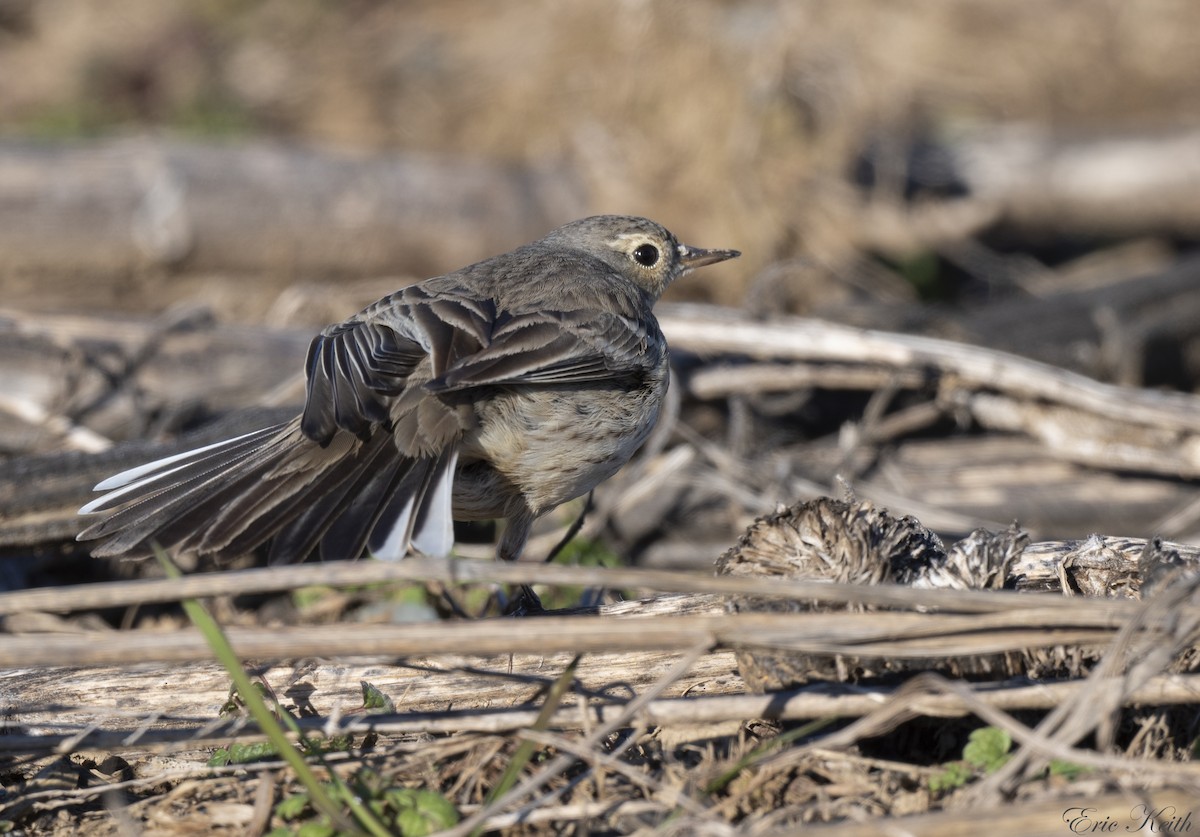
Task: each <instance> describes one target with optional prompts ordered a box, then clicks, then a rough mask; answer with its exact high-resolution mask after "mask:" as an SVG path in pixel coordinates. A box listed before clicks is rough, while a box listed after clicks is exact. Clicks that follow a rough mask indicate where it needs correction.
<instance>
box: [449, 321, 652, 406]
mask: <svg viewBox="0 0 1200 837" xmlns="http://www.w3.org/2000/svg"><path fill="white" fill-rule="evenodd" d="M652 328H653V325H652V324H649V323H645V322H640V321H638V320H635V319H631V318H629V317H625V316H622V315H619V314H611V313H606V314H596V313H595V312H584V311H566V312H563V311H542V312H530V313H525V314H519V315H508V314H505V313H501V314H500V315H499V316H498V317H497V319H496V322H495V324H494V328H493V330H492V333H491V334H490V336H489V339H488V341H487V344H486V345H484V346H481V347H480V348H479V350H478V351H476V352H474V353H472V354H470V355H466V356H464V357H462V358H460V359H459V360H457V361H456V362H454V363H453V364H451V365H450V366H449V367H447V368H446V369H445V371H444V372H442V373H441V374H439V375H437V376H436V377H435V378H434V379H433V380H431V381H429V382H428V383H427V384H425V389H426V390H427V391H429V392H435V393H437V392H454V391H460V390H465V389H470V388H472V387H479V386H502V385H510V384H577V383H585V382H595V381H617V380H621V379H623V378H628V377H629V376H634V375H638V374H640V373H643V372H645V371H646V370H647V369H649V368H653V367H654V366H656V365H657V363H658V362H659V360H660V354H661V351H662V350H661V348H660V344H659V342H658V341H657V340H656V339H655V337H656V335H655V334H654V333H652V331H651V329H652Z"/></svg>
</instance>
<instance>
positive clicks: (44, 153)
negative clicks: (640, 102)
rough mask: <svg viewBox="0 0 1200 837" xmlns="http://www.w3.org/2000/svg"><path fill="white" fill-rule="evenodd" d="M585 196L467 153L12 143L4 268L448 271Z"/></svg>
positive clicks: (4, 205)
mask: <svg viewBox="0 0 1200 837" xmlns="http://www.w3.org/2000/svg"><path fill="white" fill-rule="evenodd" d="M583 203H584V201H583V199H582V190H581V187H580V185H579V184H578V183H577V182H576V181H575V180H573V179H572V178H571V177H570V176H569V175H568V174H567V173H566V172H563V171H558V170H553V169H550V168H536V167H520V166H501V165H497V164H494V163H490V162H486V161H483V160H476V159H471V158H466V157H461V156H449V155H444V156H439V155H432V154H423V155H417V154H410V155H404V156H401V155H350V154H334V153H331V152H324V151H317V150H314V149H307V148H300V147H297V146H286V145H280V144H270V143H262V142H260V143H243V144H239V145H236V146H218V145H200V144H196V143H183V142H176V141H170V140H161V139H156V138H151V137H142V138H135V139H119V140H111V141H106V142H102V143H95V144H87V145H79V144H61V145H35V144H32V143H16V142H8V143H4V144H2V145H0V272H6V273H42V274H45V273H68V274H70V273H75V274H78V273H84V272H86V273H87V274H88V275H90V276H98V275H113V274H128V273H129V272H131V271H137V270H139V269H143V268H145V267H147V266H157V267H178V266H182V265H186V267H187V268H189V269H194V270H209V269H214V270H225V271H247V272H263V271H287V272H294V271H301V272H316V271H320V272H333V273H336V274H343V275H344V274H347V273H356V274H364V273H379V272H392V271H398V270H399V271H401V272H403V271H405V270H411V271H414V272H418V273H424V272H426V270H427V269H436V271H435V272H440V271H441V269H444V268H445V266H446V265H448V264H451V265H458V264H466V263H468V262H470V261H472V260H473V259H477V258H483V257H485V256H487V255H490V254H492V253H497V252H502V251H504V250H507V249H510V248H511V247H513V246H515V245H516V244H519V243H522V242H524V241H528V240H530V239H532V238H534V237H536V236H537V235H539V234H541V233H542V232H544V231H545V230H546V229H549V228H551V227H553V226H556V225H557V224H558V223H561V222H562V221H563V220H564V219H568V218H572V217H576V216H577V215H579V214H580V210H581V208H582V206H583Z"/></svg>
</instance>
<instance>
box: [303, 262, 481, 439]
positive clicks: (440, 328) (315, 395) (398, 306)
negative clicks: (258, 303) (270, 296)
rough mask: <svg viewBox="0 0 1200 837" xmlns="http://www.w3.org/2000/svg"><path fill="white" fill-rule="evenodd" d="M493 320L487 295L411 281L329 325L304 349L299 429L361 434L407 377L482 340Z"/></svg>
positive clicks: (439, 367) (322, 434)
mask: <svg viewBox="0 0 1200 837" xmlns="http://www.w3.org/2000/svg"><path fill="white" fill-rule="evenodd" d="M496 319H497V312H496V306H495V304H494V303H493V302H492V301H491V300H489V299H478V298H476V297H475V296H474V295H472V294H471V293H470V292H469V291H468V290H466V289H464V288H461V287H456V286H450V287H441V288H438V289H437V290H436V292H433V291H431V290H430V289H429V288H428V287H426V286H424V285H414V286H412V287H409V288H405V289H404V290H401V291H398V292H397V293H395V294H392V295H391V296H389V297H385V298H384V299H382V300H380V301H379V302H377V303H375V304H374V305H372V306H370V307H369V308H367V309H366V310H364V311H363V312H362V313H361V314H359V315H357V316H355V317H352V318H350V319H349V320H347V321H346V322H344V323H340V324H338V325H335V326H330V327H329V328H327V329H325V330H324V331H323V332H321V334H319V335H317V337H315V338H314V339H313V342H312V345H311V346H310V347H309V353H308V363H307V366H306V373H307V376H308V385H307V391H306V399H305V404H304V415H303V417H302V419H301V429H302V430H303V431H304V434H305V435H306V436H308V437H309V438H310V439H313V440H315V441H317V442H320V443H321V444H328V443H329V440H330V439H332V438H333V436H334V434H335V433H336V432H337V431H338V430H339V429H340V430H346V431H349V432H350V433H353V434H355V435H356V436H359V437H360V438H363V439H365V438H367V437H368V436H369V435H370V434H371V432H372V430H373V428H374V427H375V426H377V425H379V424H380V423H382V422H385V421H388V420H390V419H392V420H394V419H395V415H394V414H393V412H392V410H393V408H394V407H395V401H396V398H397V397H398V396H402V395H404V394H405V392H406V390H411V389H412V387H411V386H410V385H411V384H412V383H414V382H418V383H423V382H424V381H428V380H429V379H430V378H433V377H436V376H437V375H439V374H441V372H443V371H445V370H446V369H448V368H449V367H451V366H452V365H453V364H455V363H456V362H458V361H459V360H461V359H462V358H463V357H467V356H470V355H472V354H474V353H476V352H478V351H479V350H480V348H482V347H483V346H486V345H487V343H488V341H489V339H490V335H491V333H492V331H493V329H494V326H495V322H496ZM410 379H411V380H410ZM407 400H411V399H407Z"/></svg>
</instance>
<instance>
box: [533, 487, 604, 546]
mask: <svg viewBox="0 0 1200 837" xmlns="http://www.w3.org/2000/svg"><path fill="white" fill-rule="evenodd" d="M595 494H596V489H594V488H593V489H592V490H591V491H589V492H588V493H587V498H586V499H585V500H584V501H583V508H582V509H580V510H579V516H578V517H576V518H575V520H574V522H572V523H571V525H570V526H568V527H567V531H566V534H564V535H563V536H562V539H561V540H560V541H559V542H558V543H557V544H555V545H554V549H552V550H550V554H549V555H547V556H546V561H545V563H547V564H549V563H550V562H551V561H553V560H554V559H555V558H557V557H558V553H560V552H562V551H563V550H564V549H566V547H567V544H569V543H570V542H571V541H572V540H574V539H575V536H576V535H578V534H579V530H580V529H582V528H583V521H584V520H585V519H586V518H587V516H588V512H590V511H591V510H592V509H593V508H594V506H593V504H592V498H593V497H594V495H595Z"/></svg>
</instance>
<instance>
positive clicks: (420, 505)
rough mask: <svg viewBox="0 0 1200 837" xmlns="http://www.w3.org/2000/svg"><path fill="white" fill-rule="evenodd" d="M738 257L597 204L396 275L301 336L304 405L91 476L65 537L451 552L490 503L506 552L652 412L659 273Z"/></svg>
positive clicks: (633, 438) (608, 469) (284, 552)
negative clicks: (461, 527) (486, 255)
mask: <svg viewBox="0 0 1200 837" xmlns="http://www.w3.org/2000/svg"><path fill="white" fill-rule="evenodd" d="M737 255H739V254H738V253H737V251H734V250H700V249H697V248H694V247H688V246H687V245H684V244H680V243H679V242H678V241H677V240H676V239H675V237H674V236H673V235H671V233H669V232H668V231H667V230H665V229H663V228H662V227H661V226H659V225H658V224H656V223H654V222H653V221H649V220H647V219H645V218H634V217H625V216H616V215H602V216H596V217H593V218H585V219H583V220H581V221H575V222H574V223H571V224H567V225H566V226H564V227H560V228H559V229H557V230H555V231H554V232H552V233H550V234H549V235H547V236H546V237H545V238H543V239H541V240H540V241H535V242H533V243H532V244H527V245H525V246H523V247H519V248H517V249H516V250H513V251H512V252H510V253H505V254H504V255H501V256H496V257H494V258H491V259H487V260H486V261H482V262H479V263H477V264H474V265H471V266H469V267H464V268H462V269H461V270H456V271H455V272H453V273H448V274H446V275H445V276H439V277H437V278H434V279H429V280H427V281H424V282H421V283H419V284H416V285H412V286H410V287H407V288H404V289H403V290H400V291H397V292H396V293H394V294H391V295H390V296H387V297H385V298H383V299H381V300H380V301H378V302H376V303H375V304H374V305H371V306H370V307H368V308H366V309H364V310H363V311H362V312H361V313H359V314H356V315H355V316H353V317H351V318H350V319H348V320H346V321H345V322H343V323H339V324H337V325H334V326H330V327H329V328H326V329H325V330H324V331H323V332H321V334H320V335H318V336H317V337H316V338H315V339H314V340H313V342H312V345H311V347H310V349H309V354H308V364H307V374H308V387H307V394H306V401H305V405H304V412H303V414H302V415H300V416H299V417H297V418H296V419H294V420H292V421H290V422H286V423H284V424H280V425H275V426H273V427H267V428H264V429H262V430H257V431H255V432H253V433H248V434H246V435H244V436H240V437H238V438H235V439H230V440H228V441H225V442H220V443H218V444H215V445H209V446H207V447H203V448H200V449H198V450H194V451H190V452H187V453H183V454H179V455H177V456H171V457H168V458H166V459H160V460H158V461H157V462H151V463H149V464H147V465H142V466H140V467H137V468H132V469H130V470H128V471H125V472H123V473H120V474H117V475H116V476H114V477H111V478H110V479H107V480H105V481H103V482H101V483H100V484H99V485H97V486H96V490H97V491H104V492H106V493H105V494H104V495H103V496H101V497H99V498H97V499H96V500H94V501H92V502H91V503H88V504H87V505H86V506H84V507H83V508H82V509H81V510H80V513H82V514H87V515H98V516H100V519H98V520H96V521H95V522H93V523H91V524H90V525H89V526H88V527H87V528H86V529H84V531H83V532H82V533H81V534H80V535H79V539H80V540H98V541H100V542H99V543H98V544H97V545H96V546H95V548H94V549H93V553H94V554H95V555H97V556H128V557H141V556H146V555H149V554H150V551H151V549H150V545H151V543H152V542H157V543H159V544H161V545H162V546H164V547H167V548H174V549H177V550H180V551H191V552H195V553H197V554H201V555H204V554H209V555H233V554H240V553H244V552H247V551H249V550H251V549H253V548H255V547H257V546H259V545H260V544H262V543H264V542H266V541H267V540H268V539H271V538H274V540H273V541H272V545H271V560H272V561H291V560H295V561H299V560H303V559H304V558H305V557H306V556H307V555H308V554H309V553H310V552H312V551H313V549H319V551H320V555H321V557H322V558H325V559H338V558H356V557H358V556H359V555H360V554H361V553H362V552H363V550H364V549H367V550H369V551H370V553H371V554H373V555H375V556H378V557H380V558H385V559H391V560H394V559H398V558H401V557H403V556H404V555H405V554H406V553H407V552H409V551H410V550H413V551H417V552H421V553H423V554H426V555H445V554H447V553H448V552H449V551H450V549H451V547H452V545H453V538H454V535H453V526H452V522H453V520H454V519H459V520H481V519H496V518H503V519H504V520H505V521H506V522H507V526H506V527H505V529H504V533H503V535H502V537H501V539H500V544H499V547H498V554H499V557H500V558H503V559H506V560H514V559H516V558H517V557H519V556H520V554H521V551H522V549H523V548H524V545H525V542H526V540H527V539H528V537H529V532H530V528H531V526H532V524H533V521H534V520H535V519H536V518H537V517H538V516H540V515H542V514H545V513H546V512H548V511H550V510H552V509H553V508H555V507H556V506H558V505H559V504H561V503H564V502H566V501H568V500H571V499H573V498H575V497H579V496H582V495H583V494H586V493H587V492H588V491H590V490H591V489H592V488H594V487H595V486H596V485H597V484H599V483H600V482H602V481H603V480H605V479H607V478H608V477H610V476H612V474H614V473H615V472H616V471H617V469H619V468H620V467H621V466H622V465H624V464H625V462H627V461H628V460H629V458H630V457H631V456H632V455H633V453H634V451H635V450H637V448H638V446H639V445H640V444H641V443H642V441H643V440H644V439H645V438H646V436H647V434H648V433H649V432H650V430H651V428H653V426H654V423H655V421H656V420H657V419H658V412H659V406H660V404H661V402H662V399H663V395H664V393H665V392H666V389H667V379H668V360H667V344H666V340H665V339H664V338H663V335H662V332H661V331H660V330H659V327H658V322H657V321H656V320H655V318H654V314H653V313H652V311H651V308H652V306H653V305H654V303H655V302H656V301H657V300H658V298H659V296H660V295H661V294H662V292H663V290H665V289H666V287H667V286H668V285H669V284H670V283H671V282H672V281H674V280H675V279H677V278H679V277H680V276H681V275H683V274H684V273H686V272H687V271H689V270H691V269H692V268H696V267H701V266H703V265H708V264H713V263H715V262H719V261H723V260H725V259H730V258H733V257H735V256H737Z"/></svg>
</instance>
